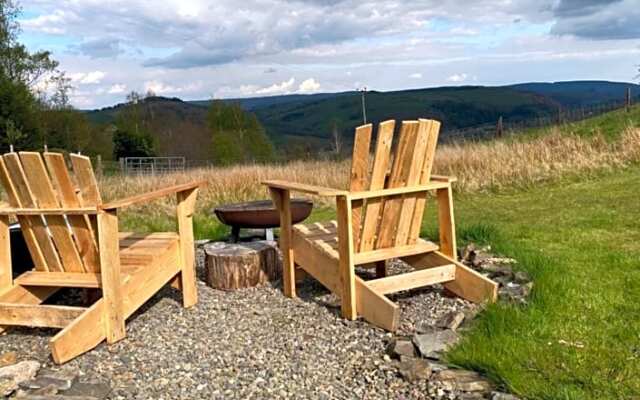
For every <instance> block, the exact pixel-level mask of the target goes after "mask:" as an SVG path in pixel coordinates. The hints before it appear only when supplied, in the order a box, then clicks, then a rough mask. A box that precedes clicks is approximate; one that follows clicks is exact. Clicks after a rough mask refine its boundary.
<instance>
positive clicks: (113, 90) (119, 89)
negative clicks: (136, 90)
mask: <svg viewBox="0 0 640 400" xmlns="http://www.w3.org/2000/svg"><path fill="white" fill-rule="evenodd" d="M125 90H127V86H126V85H123V84H121V83H116V84H115V85H111V87H110V88H109V90H108V91H107V93H109V94H121V93H124V92H125Z"/></svg>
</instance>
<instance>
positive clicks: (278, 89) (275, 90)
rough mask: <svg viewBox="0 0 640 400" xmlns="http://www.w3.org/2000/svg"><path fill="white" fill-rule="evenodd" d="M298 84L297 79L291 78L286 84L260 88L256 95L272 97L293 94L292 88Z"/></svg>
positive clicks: (281, 83)
mask: <svg viewBox="0 0 640 400" xmlns="http://www.w3.org/2000/svg"><path fill="white" fill-rule="evenodd" d="M295 83H296V78H290V79H289V80H286V81H284V82H280V83H274V84H273V85H271V86H268V87H265V88H260V89H257V90H255V91H254V93H255V94H260V95H272V94H287V93H291V88H293V85H294V84H295Z"/></svg>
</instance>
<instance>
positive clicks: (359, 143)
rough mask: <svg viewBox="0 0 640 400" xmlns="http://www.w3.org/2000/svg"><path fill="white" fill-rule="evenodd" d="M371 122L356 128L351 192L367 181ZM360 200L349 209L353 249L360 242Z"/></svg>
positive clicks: (364, 187) (358, 190)
mask: <svg viewBox="0 0 640 400" xmlns="http://www.w3.org/2000/svg"><path fill="white" fill-rule="evenodd" d="M372 130H373V127H372V125H371V124H367V125H363V126H359V127H358V128H356V136H355V139H354V143H353V158H352V161H351V186H350V187H349V190H350V191H352V192H360V191H363V190H365V189H366V187H367V183H368V181H369V176H368V175H369V147H370V146H371V131H372ZM363 205H364V202H363V201H362V200H357V201H354V202H353V204H352V206H351V207H352V210H351V221H352V226H353V227H354V229H353V244H354V245H353V246H354V248H355V249H357V248H358V247H359V243H360V229H358V228H356V227H360V224H361V220H362V208H363Z"/></svg>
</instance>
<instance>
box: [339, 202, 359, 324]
mask: <svg viewBox="0 0 640 400" xmlns="http://www.w3.org/2000/svg"><path fill="white" fill-rule="evenodd" d="M336 214H337V218H338V253H339V255H340V256H339V259H338V267H339V271H340V280H341V282H342V297H341V298H340V301H341V304H342V316H343V317H344V318H346V319H349V320H354V319H356V318H357V317H358V313H357V309H356V288H355V268H354V263H353V257H354V251H353V246H354V243H353V226H352V225H351V221H353V216H352V214H351V199H349V197H348V196H338V197H337V198H336Z"/></svg>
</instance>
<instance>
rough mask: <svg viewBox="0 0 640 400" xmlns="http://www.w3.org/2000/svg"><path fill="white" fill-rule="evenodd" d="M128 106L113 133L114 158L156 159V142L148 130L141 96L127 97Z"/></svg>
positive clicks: (130, 95)
mask: <svg viewBox="0 0 640 400" xmlns="http://www.w3.org/2000/svg"><path fill="white" fill-rule="evenodd" d="M127 101H128V104H127V105H126V106H125V107H124V108H123V109H122V110H121V111H120V113H118V117H117V119H116V130H115V132H114V133H113V156H114V158H116V159H118V158H120V157H154V156H155V155H156V146H155V141H154V138H153V136H152V135H151V133H150V132H149V131H148V130H147V128H146V123H145V120H144V118H143V112H142V111H143V110H142V109H141V104H140V102H141V96H140V94H138V93H137V92H131V93H129V94H128V95H127Z"/></svg>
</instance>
